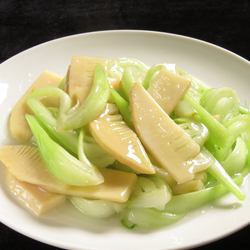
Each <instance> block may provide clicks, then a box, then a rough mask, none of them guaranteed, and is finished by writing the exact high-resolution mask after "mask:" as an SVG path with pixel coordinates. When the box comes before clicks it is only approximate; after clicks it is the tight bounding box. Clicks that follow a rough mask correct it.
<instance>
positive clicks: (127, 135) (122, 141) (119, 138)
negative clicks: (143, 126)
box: [90, 104, 155, 174]
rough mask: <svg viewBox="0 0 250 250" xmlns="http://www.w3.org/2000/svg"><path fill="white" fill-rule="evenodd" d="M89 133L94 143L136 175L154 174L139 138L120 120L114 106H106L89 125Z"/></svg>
mask: <svg viewBox="0 0 250 250" xmlns="http://www.w3.org/2000/svg"><path fill="white" fill-rule="evenodd" d="M90 131H91V134H92V135H93V137H94V138H95V140H96V142H97V143H98V144H99V145H100V146H101V147H103V149H104V150H106V151H107V152H108V153H109V154H110V155H112V156H113V157H114V158H115V159H116V160H118V161H120V162H121V163H123V164H125V165H127V166H128V167H130V168H132V169H134V170H135V171H136V172H138V173H143V174H154V173H155V170H154V168H153V166H152V164H151V162H150V160H149V158H148V156H147V154H146V152H145V150H144V148H143V146H142V144H141V142H140V140H139V138H138V137H137V135H136V134H135V133H134V131H133V130H131V129H130V128H129V127H128V126H127V124H126V123H125V122H124V121H123V120H122V116H121V115H120V114H119V113H118V110H117V108H116V106H115V105H114V104H108V105H107V107H106V110H105V111H104V112H103V113H102V114H101V115H100V117H99V118H98V119H96V120H94V121H93V122H91V123H90Z"/></svg>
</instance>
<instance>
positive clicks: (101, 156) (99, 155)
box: [84, 142, 115, 168]
mask: <svg viewBox="0 0 250 250" xmlns="http://www.w3.org/2000/svg"><path fill="white" fill-rule="evenodd" d="M84 152H85V154H86V156H87V157H88V159H89V160H90V162H92V163H93V164H94V165H95V166H98V167H103V168H104V167H107V166H109V165H112V164H113V163H114V161H115V159H114V158H113V157H112V156H110V155H109V154H108V153H107V152H106V151H104V150H103V149H102V148H101V147H100V146H99V145H98V144H97V143H96V142H94V143H88V142H84Z"/></svg>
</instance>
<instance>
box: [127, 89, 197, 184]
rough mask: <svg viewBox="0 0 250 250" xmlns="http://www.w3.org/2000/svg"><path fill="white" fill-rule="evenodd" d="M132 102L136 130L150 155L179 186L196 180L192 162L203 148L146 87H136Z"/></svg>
mask: <svg viewBox="0 0 250 250" xmlns="http://www.w3.org/2000/svg"><path fill="white" fill-rule="evenodd" d="M130 103H131V108H132V120H133V124H134V127H135V129H136V132H137V134H138V135H139V137H140V139H141V140H142V142H143V144H144V146H145V147H146V149H147V150H148V151H149V153H150V154H151V155H152V156H153V157H154V158H155V160H156V161H157V162H158V163H159V165H160V166H161V167H163V168H165V169H166V170H167V171H168V172H169V173H170V174H171V176H172V177H173V178H174V179H175V180H176V181H177V183H179V184H180V183H184V182H187V181H189V180H192V179H193V178H194V173H192V165H191V166H190V165H189V160H191V159H193V158H194V157H196V156H197V155H198V153H199V152H200V147H199V145H198V144H197V143H196V142H195V141H193V140H192V139H191V137H190V136H189V135H188V134H187V133H186V132H185V131H184V130H183V129H182V128H180V127H179V126H178V125H177V124H175V122H174V121H173V120H172V119H171V118H170V117H169V116H168V115H167V114H166V113H165V112H164V110H163V109H162V108H161V107H160V106H159V105H158V104H157V103H156V101H155V100H154V99H153V97H152V96H151V95H150V94H149V93H148V92H147V91H146V90H145V89H144V88H143V86H142V85H140V84H136V85H134V87H133V88H132V91H131V101H130ZM187 166H189V167H187ZM190 170H191V171H190Z"/></svg>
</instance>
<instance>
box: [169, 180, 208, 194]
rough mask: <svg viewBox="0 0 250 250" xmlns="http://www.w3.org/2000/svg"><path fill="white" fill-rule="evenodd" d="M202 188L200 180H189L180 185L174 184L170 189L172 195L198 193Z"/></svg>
mask: <svg viewBox="0 0 250 250" xmlns="http://www.w3.org/2000/svg"><path fill="white" fill-rule="evenodd" d="M203 187H204V184H203V182H202V181H201V180H196V179H195V180H191V181H187V182H185V183H182V184H176V185H174V186H173V187H171V188H172V191H173V194H175V195H177V194H185V193H189V192H195V191H199V190H201V189H202V188H203Z"/></svg>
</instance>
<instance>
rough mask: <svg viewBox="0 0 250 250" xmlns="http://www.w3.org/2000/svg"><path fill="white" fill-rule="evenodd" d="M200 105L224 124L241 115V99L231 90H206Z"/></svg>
mask: <svg viewBox="0 0 250 250" xmlns="http://www.w3.org/2000/svg"><path fill="white" fill-rule="evenodd" d="M200 104H201V105H202V106H203V107H204V108H205V109H206V110H207V111H208V112H209V113H210V114H212V115H214V116H216V117H217V118H218V119H219V120H220V121H222V122H223V121H224V120H228V119H230V118H232V117H234V116H236V115H238V114H239V104H240V102H239V98H238V97H237V95H236V93H235V92H234V90H232V89H230V88H218V89H215V88H212V89H208V90H206V91H205V92H204V94H203V95H202V97H201V99H200Z"/></svg>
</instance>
